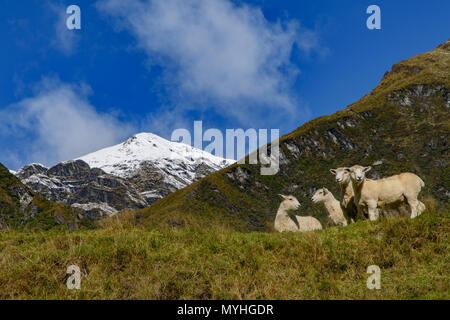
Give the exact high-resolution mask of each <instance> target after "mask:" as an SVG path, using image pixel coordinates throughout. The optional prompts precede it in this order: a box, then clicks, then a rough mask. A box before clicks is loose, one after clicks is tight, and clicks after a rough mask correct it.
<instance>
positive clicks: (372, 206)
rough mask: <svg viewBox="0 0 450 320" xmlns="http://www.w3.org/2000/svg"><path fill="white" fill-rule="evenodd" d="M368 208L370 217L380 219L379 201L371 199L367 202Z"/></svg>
mask: <svg viewBox="0 0 450 320" xmlns="http://www.w3.org/2000/svg"><path fill="white" fill-rule="evenodd" d="M367 210H368V211H369V219H370V220H372V221H374V220H377V219H378V215H379V214H378V209H377V202H376V201H370V202H368V203H367Z"/></svg>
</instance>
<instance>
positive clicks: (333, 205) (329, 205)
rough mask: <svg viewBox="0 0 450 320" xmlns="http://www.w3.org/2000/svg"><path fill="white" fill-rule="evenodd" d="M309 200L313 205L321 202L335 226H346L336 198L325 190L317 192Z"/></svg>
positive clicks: (345, 220)
mask: <svg viewBox="0 0 450 320" xmlns="http://www.w3.org/2000/svg"><path fill="white" fill-rule="evenodd" d="M311 200H312V201H313V202H314V203H319V202H322V203H323V205H324V206H325V209H327V211H328V213H329V215H330V217H331V220H333V222H334V223H335V224H338V225H342V226H346V225H347V219H345V217H344V214H343V212H342V208H341V204H340V202H339V201H338V200H336V198H335V197H334V196H333V194H332V193H331V192H330V191H329V190H328V189H327V188H321V189H319V190H317V191H316V192H315V193H314V195H313V196H312V198H311Z"/></svg>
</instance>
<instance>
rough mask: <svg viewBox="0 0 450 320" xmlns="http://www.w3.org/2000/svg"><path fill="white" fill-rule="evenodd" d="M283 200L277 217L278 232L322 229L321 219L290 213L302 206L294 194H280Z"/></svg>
mask: <svg viewBox="0 0 450 320" xmlns="http://www.w3.org/2000/svg"><path fill="white" fill-rule="evenodd" d="M280 196H281V197H282V198H283V201H282V202H281V204H280V207H279V208H278V211H277V216H276V218H275V225H274V227H275V230H276V231H278V232H283V231H295V232H306V231H313V230H321V229H322V225H321V224H320V222H319V220H317V219H316V218H314V217H300V216H296V215H293V216H291V215H290V213H291V212H292V211H294V210H297V209H298V208H299V207H300V202H298V200H297V198H296V197H294V196H291V195H290V196H285V195H282V194H280Z"/></svg>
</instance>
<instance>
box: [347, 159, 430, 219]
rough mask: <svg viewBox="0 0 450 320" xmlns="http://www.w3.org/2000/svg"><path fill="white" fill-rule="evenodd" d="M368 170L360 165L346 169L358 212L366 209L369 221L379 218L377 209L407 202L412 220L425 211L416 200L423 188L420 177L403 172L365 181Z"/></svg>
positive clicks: (423, 184) (421, 204)
mask: <svg viewBox="0 0 450 320" xmlns="http://www.w3.org/2000/svg"><path fill="white" fill-rule="evenodd" d="M370 169H372V167H370V166H369V167H363V166H360V165H354V166H353V167H351V168H346V171H347V172H348V173H350V178H351V180H352V185H353V190H354V192H355V197H354V201H355V204H356V205H357V208H358V212H359V211H362V209H363V208H366V207H367V211H368V214H369V219H370V220H377V219H378V216H379V212H378V209H377V207H381V208H383V207H386V206H390V205H395V204H400V203H404V202H407V203H408V205H409V207H410V210H411V219H413V218H415V217H417V216H418V215H419V214H421V213H422V211H423V210H425V205H424V204H423V203H422V202H420V201H419V200H418V199H417V196H418V195H419V192H420V190H421V189H422V188H423V187H424V186H425V183H424V182H423V180H422V179H421V178H420V177H418V176H417V175H415V174H413V173H409V172H405V173H400V174H398V175H394V176H391V177H388V178H384V179H379V180H370V179H366V173H367V172H369V171H370Z"/></svg>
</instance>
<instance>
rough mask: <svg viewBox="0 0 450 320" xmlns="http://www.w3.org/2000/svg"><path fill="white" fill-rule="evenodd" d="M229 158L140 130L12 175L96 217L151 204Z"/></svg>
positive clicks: (217, 166)
mask: <svg viewBox="0 0 450 320" xmlns="http://www.w3.org/2000/svg"><path fill="white" fill-rule="evenodd" d="M233 162H234V161H232V160H226V159H223V158H219V157H215V156H213V155H211V154H210V153H207V152H205V151H202V150H199V149H196V148H193V147H191V146H188V145H186V144H182V143H177V142H171V141H168V140H166V139H163V138H161V137H159V136H157V135H154V134H151V133H140V134H137V135H135V136H133V137H131V138H130V139H128V140H127V141H125V142H124V143H121V144H118V145H116V146H112V147H109V148H105V149H102V150H99V151H97V152H94V153H91V154H88V155H85V156H83V157H81V158H79V159H76V160H73V161H66V162H62V163H59V164H57V165H55V166H53V167H52V168H46V167H45V166H43V165H40V164H30V165H27V166H25V167H23V168H21V169H20V170H18V172H17V173H16V176H17V177H18V178H19V179H20V180H21V181H22V182H23V183H24V184H26V185H27V186H29V187H30V188H31V189H32V190H34V191H35V192H37V193H39V194H40V195H42V196H44V197H46V198H47V199H50V200H52V201H56V202H63V203H66V204H68V205H71V206H72V207H76V208H79V209H81V210H82V211H83V213H84V215H85V216H88V217H89V218H91V219H98V218H101V217H104V216H110V215H113V214H116V213H117V212H119V211H121V210H124V209H131V210H133V209H139V208H144V207H146V206H149V205H151V204H152V203H153V202H155V201H156V200H158V199H160V198H162V197H164V196H167V195H168V194H170V193H172V192H174V191H176V190H178V189H180V188H183V187H185V186H187V185H189V184H191V183H192V182H194V181H196V180H198V179H200V178H202V177H204V176H206V175H208V174H209V173H212V172H214V171H217V170H219V169H222V168H224V167H226V166H228V165H231V164H232V163H233Z"/></svg>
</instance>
